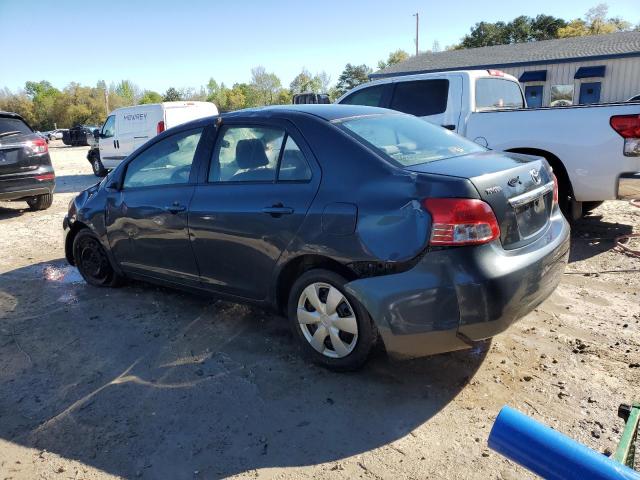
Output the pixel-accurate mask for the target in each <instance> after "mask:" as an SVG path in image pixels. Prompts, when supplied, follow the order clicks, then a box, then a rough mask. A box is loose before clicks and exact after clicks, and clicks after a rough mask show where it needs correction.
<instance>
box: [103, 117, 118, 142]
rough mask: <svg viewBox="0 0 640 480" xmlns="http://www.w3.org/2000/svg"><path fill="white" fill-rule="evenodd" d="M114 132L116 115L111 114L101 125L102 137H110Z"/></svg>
mask: <svg viewBox="0 0 640 480" xmlns="http://www.w3.org/2000/svg"><path fill="white" fill-rule="evenodd" d="M115 134H116V117H115V115H111V116H109V117H107V120H106V121H105V122H104V125H103V126H102V138H111V137H113V136H115Z"/></svg>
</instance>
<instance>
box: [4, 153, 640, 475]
mask: <svg viewBox="0 0 640 480" xmlns="http://www.w3.org/2000/svg"><path fill="white" fill-rule="evenodd" d="M85 155H86V148H70V147H63V146H61V145H54V144H52V146H51V156H52V158H53V162H54V165H55V168H56V171H57V175H58V187H57V193H56V195H55V196H54V204H53V206H52V208H50V209H49V210H46V211H42V212H31V211H29V210H26V209H25V208H24V207H26V204H22V203H0V252H2V255H1V256H0V478H1V479H36V478H56V479H58V478H59V479H68V478H69V479H81V478H87V479H106V478H115V477H124V478H176V479H201V478H203V479H204V478H219V477H227V476H237V477H241V478H273V479H281V478H320V479H334V478H363V479H369V478H371V479H387V478H388V479H404V478H406V479H409V478H412V479H422V478H471V479H487V478H501V479H520V478H531V475H530V474H529V473H527V472H526V471H524V470H523V469H521V468H519V467H517V466H516V465H514V464H512V463H510V462H509V461H507V460H506V459H504V458H502V457H501V456H500V455H498V454H496V453H494V452H492V451H490V450H489V449H488V448H487V437H488V434H489V431H490V429H491V426H492V424H493V421H494V419H495V417H496V415H497V413H498V411H499V410H500V408H501V407H502V406H503V405H505V404H508V405H511V406H513V407H515V408H517V409H519V410H521V411H523V412H525V413H527V414H529V415H531V416H533V417H534V418H536V419H538V420H540V421H542V422H544V423H546V424H548V425H550V426H552V427H553V428H555V429H557V430H559V431H561V432H564V433H566V434H568V435H569V436H571V437H573V438H575V439H576V440H578V441H580V442H583V443H585V444H586V445H588V446H589V447H591V448H594V449H596V450H598V451H601V452H610V451H611V450H613V449H615V446H616V445H617V442H618V440H619V437H620V432H621V428H622V425H623V423H622V421H621V420H619V419H618V418H617V417H616V411H617V407H618V404H619V403H621V402H629V401H631V400H632V399H633V398H636V399H638V398H640V368H638V367H639V365H638V362H640V274H639V272H640V259H634V258H631V257H628V256H625V255H624V254H622V253H619V252H617V251H615V250H614V249H613V247H614V243H613V240H612V238H614V237H615V236H616V235H619V234H623V233H627V232H631V231H633V230H635V231H636V232H637V231H640V209H637V208H634V207H632V206H631V205H629V204H628V203H624V202H606V203H605V204H604V205H602V206H601V207H600V208H598V209H597V210H595V211H594V212H593V214H592V215H590V216H588V217H587V218H585V219H584V220H583V221H581V222H580V223H579V224H578V225H577V226H576V228H575V229H574V233H573V240H572V253H571V263H570V265H569V267H568V270H567V272H566V274H565V275H564V278H563V281H562V283H561V285H560V286H559V287H558V289H557V291H556V292H555V293H554V294H553V295H552V296H551V297H550V298H549V299H548V300H547V301H546V302H545V303H544V304H543V305H541V306H540V307H539V308H538V309H536V310H535V311H534V312H532V313H531V314H530V315H528V316H527V317H526V318H524V319H523V320H521V321H520V322H519V323H517V324H515V325H513V326H512V327H511V328H510V329H509V330H508V331H507V332H505V333H503V334H502V335H499V336H498V337H496V338H495V339H494V340H493V342H492V343H490V344H487V345H486V348H483V349H479V350H470V351H464V352H456V353H452V354H445V355H439V356H435V357H431V358H424V359H419V360H413V361H409V362H392V361H390V360H389V359H388V358H386V357H385V356H384V354H378V355H376V356H375V357H374V358H373V359H372V361H371V362H370V363H369V364H368V365H367V366H366V368H365V369H364V370H363V371H360V372H358V373H352V374H335V373H331V372H328V371H326V370H323V369H322V368H318V367H316V366H313V365H309V364H307V363H305V362H304V361H303V360H301V359H300V358H299V356H298V354H297V351H296V348H295V345H294V344H293V341H292V337H291V335H290V334H289V331H288V329H287V326H286V324H285V322H284V321H283V320H282V319H281V318H278V317H276V316H273V315H270V314H267V313H265V312H263V311H260V310H258V309H254V308H248V307H245V306H238V305H234V304H231V303H227V302H222V301H218V300H215V299H209V298H201V297H196V296H192V295H189V294H185V293H180V292H174V291H170V290H166V289H161V288H156V287H152V286H148V285H143V284H138V283H136V284H132V285H128V286H126V287H123V288H120V289H115V290H108V289H97V288H93V287H90V286H87V285H86V284H85V283H84V282H83V281H82V280H81V278H80V276H79V275H78V273H77V271H76V270H75V269H74V268H71V267H69V266H67V264H66V262H65V260H64V253H63V246H62V241H61V238H62V229H61V224H62V218H63V215H64V213H65V211H66V209H67V205H68V203H69V200H70V199H71V198H72V197H73V196H74V195H75V192H78V191H79V190H81V189H83V188H85V187H87V186H89V185H91V184H92V183H94V182H95V181H96V178H95V177H94V176H93V175H92V174H91V169H90V166H89V163H88V162H87V161H86V160H85Z"/></svg>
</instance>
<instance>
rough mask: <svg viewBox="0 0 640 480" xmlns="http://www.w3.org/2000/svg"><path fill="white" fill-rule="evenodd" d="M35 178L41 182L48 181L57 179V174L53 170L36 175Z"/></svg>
mask: <svg viewBox="0 0 640 480" xmlns="http://www.w3.org/2000/svg"><path fill="white" fill-rule="evenodd" d="M35 178H36V180H38V181H39V182H47V181H51V180H55V179H56V174H55V173H53V172H51V173H43V174H42V175H36V177H35Z"/></svg>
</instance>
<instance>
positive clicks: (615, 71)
mask: <svg viewBox="0 0 640 480" xmlns="http://www.w3.org/2000/svg"><path fill="white" fill-rule="evenodd" d="M471 69H499V70H503V71H504V72H506V73H509V74H511V75H513V76H515V77H516V78H518V79H519V80H520V82H521V83H522V87H523V89H524V91H525V95H526V97H527V104H528V105H529V106H530V107H541V106H543V107H544V106H554V105H567V104H588V103H607V102H624V101H626V100H628V99H629V98H631V97H633V96H635V95H639V94H640V32H620V33H611V34H608V35H595V36H588V37H574V38H563V39H558V40H544V41H539V42H527V43H515V44H510V45H497V46H494V47H482V48H470V49H466V50H450V51H446V52H437V53H423V54H420V55H418V56H415V57H411V58H409V59H407V60H405V61H404V62H400V63H398V64H395V65H392V66H390V67H388V68H386V69H384V70H381V71H379V72H376V73H374V74H372V75H370V77H371V79H376V78H384V77H395V76H399V75H410V74H415V73H428V72H437V71H447V70H471Z"/></svg>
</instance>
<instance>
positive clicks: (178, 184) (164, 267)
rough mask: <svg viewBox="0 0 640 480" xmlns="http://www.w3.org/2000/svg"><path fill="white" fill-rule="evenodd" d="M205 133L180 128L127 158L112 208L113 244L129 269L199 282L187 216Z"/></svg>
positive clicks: (109, 221) (108, 211)
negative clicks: (202, 138)
mask: <svg viewBox="0 0 640 480" xmlns="http://www.w3.org/2000/svg"><path fill="white" fill-rule="evenodd" d="M202 133H203V128H202V127H198V128H191V129H186V130H181V131H178V132H176V133H174V134H173V135H170V136H167V137H165V138H163V139H161V140H160V141H158V142H155V143H153V144H151V145H150V146H149V147H148V148H146V149H144V150H142V151H141V152H139V153H137V154H136V156H135V157H133V158H132V159H131V160H128V161H127V162H128V163H127V165H126V166H125V171H124V175H122V177H121V178H122V180H121V183H122V185H121V187H120V189H119V190H117V191H113V192H111V193H110V195H109V198H108V200H107V207H106V224H107V236H108V239H109V244H110V246H111V249H112V251H113V253H114V255H115V257H116V260H117V261H118V263H119V264H120V265H121V267H122V268H123V270H125V271H126V272H131V273H134V274H139V275H145V276H147V277H152V278H159V279H162V280H166V281H171V282H178V283H183V284H188V285H198V284H199V276H198V267H197V265H196V261H195V258H194V255H193V249H192V248H191V242H190V240H189V231H188V227H187V216H188V209H189V204H190V202H191V199H192V197H193V192H194V188H195V187H194V182H193V179H194V178H195V176H194V175H195V172H194V171H195V168H192V167H193V163H194V159H195V158H197V155H198V153H199V151H200V148H201V143H203V142H201V141H200V140H201V137H202Z"/></svg>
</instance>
